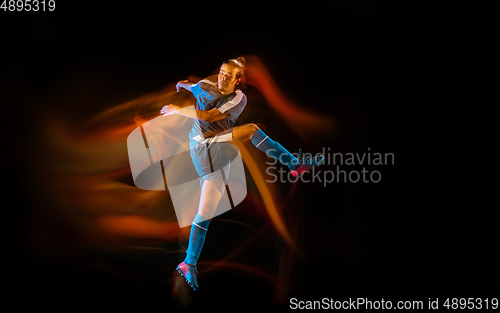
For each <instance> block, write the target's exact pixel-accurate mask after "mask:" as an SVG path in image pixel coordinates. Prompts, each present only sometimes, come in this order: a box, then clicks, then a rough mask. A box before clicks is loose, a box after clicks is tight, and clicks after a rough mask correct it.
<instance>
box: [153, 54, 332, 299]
mask: <svg viewBox="0 0 500 313" xmlns="http://www.w3.org/2000/svg"><path fill="white" fill-rule="evenodd" d="M176 88H177V92H178V91H179V90H180V89H181V88H184V89H187V90H189V91H190V92H191V93H192V94H193V95H194V97H195V98H196V105H195V107H194V109H193V108H192V107H188V108H180V107H178V106H175V105H172V104H170V105H166V106H164V107H163V108H162V109H161V111H160V112H161V114H163V115H164V116H166V115H172V114H181V115H184V116H187V117H190V118H192V119H194V123H193V127H192V129H191V131H190V133H189V139H190V149H191V150H190V154H191V159H192V161H193V164H194V166H195V168H196V171H197V172H198V175H199V176H200V179H201V181H202V185H201V196H200V204H199V207H198V214H197V215H196V216H195V218H194V220H193V224H192V226H191V233H190V237H189V244H188V248H187V251H186V258H185V259H184V261H183V262H181V263H180V264H179V265H178V266H177V271H178V272H179V273H180V274H181V275H182V276H183V277H184V278H185V279H186V281H187V282H188V284H189V286H191V288H193V289H194V290H197V289H198V282H197V268H196V262H197V261H198V258H199V256H200V253H201V250H202V247H203V244H204V242H205V236H206V234H207V231H208V225H209V224H210V220H211V218H212V217H213V215H214V213H215V210H216V208H217V205H218V204H219V201H220V200H221V198H222V195H223V193H224V187H225V186H224V180H225V178H224V177H223V176H224V175H225V176H226V177H227V176H228V172H227V171H228V170H229V169H230V166H225V165H229V163H230V160H229V159H228V158H227V155H228V154H227V153H225V148H226V147H229V146H230V145H229V144H228V142H230V141H233V140H237V141H241V142H244V141H247V140H250V141H251V143H252V144H253V145H255V146H256V147H257V148H258V149H260V150H261V151H263V152H266V153H267V154H268V155H270V156H271V157H274V158H276V159H278V160H279V161H280V162H281V163H282V164H284V165H286V166H288V167H289V168H290V170H291V171H292V175H294V176H297V175H300V174H302V173H303V172H306V171H308V170H310V169H311V168H313V167H314V166H318V165H319V164H320V163H321V162H322V161H323V157H322V156H317V157H315V158H307V159H305V158H304V159H302V158H296V157H295V156H293V155H292V154H291V153H290V152H288V151H287V150H286V149H285V148H284V147H283V146H282V145H280V144H279V143H278V142H276V141H274V140H272V139H271V138H269V136H267V135H266V134H265V133H264V132H263V131H262V130H261V129H259V127H258V126H257V125H255V124H251V123H250V124H245V125H242V126H238V127H234V125H235V123H236V120H237V119H238V116H239V115H240V114H241V113H242V112H243V110H244V108H245V106H246V104H247V98H246V96H245V94H244V93H243V91H242V89H244V88H245V59H244V58H243V57H239V58H237V59H230V60H228V61H226V62H224V63H223V64H222V66H221V67H220V71H219V74H218V77H217V81H211V80H209V79H203V80H201V81H199V82H198V83H196V84H193V83H191V82H189V81H187V80H183V81H180V82H178V83H177V85H176ZM214 166H215V167H216V168H217V169H222V168H224V171H218V170H215V171H214Z"/></svg>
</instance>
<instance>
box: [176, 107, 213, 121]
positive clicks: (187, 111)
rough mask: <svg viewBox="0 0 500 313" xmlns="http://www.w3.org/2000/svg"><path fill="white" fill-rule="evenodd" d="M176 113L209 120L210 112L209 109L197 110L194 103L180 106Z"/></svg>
mask: <svg viewBox="0 0 500 313" xmlns="http://www.w3.org/2000/svg"><path fill="white" fill-rule="evenodd" d="M176 114H179V115H183V116H186V117H189V118H192V119H198V120H203V121H206V122H208V120H209V114H208V112H207V111H200V110H195V108H194V105H191V106H188V107H184V108H179V109H177V110H176Z"/></svg>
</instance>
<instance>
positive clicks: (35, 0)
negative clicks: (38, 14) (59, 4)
mask: <svg viewBox="0 0 500 313" xmlns="http://www.w3.org/2000/svg"><path fill="white" fill-rule="evenodd" d="M0 9H2V10H4V11H11V12H13V11H26V12H28V11H54V10H55V9H56V1H55V0H48V1H46V0H4V1H3V2H2V5H0Z"/></svg>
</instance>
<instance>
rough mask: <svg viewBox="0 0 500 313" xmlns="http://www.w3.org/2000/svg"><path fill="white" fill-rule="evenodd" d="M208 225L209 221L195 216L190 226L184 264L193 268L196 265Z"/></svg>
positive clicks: (197, 215)
mask: <svg viewBox="0 0 500 313" xmlns="http://www.w3.org/2000/svg"><path fill="white" fill-rule="evenodd" d="M209 224H210V220H207V219H206V218H204V217H203V216H201V215H199V214H196V216H195V218H194V220H193V224H192V225H191V234H190V235H189V243H188V248H187V250H186V258H185V259H184V263H186V264H190V265H193V266H194V265H196V262H197V261H198V258H199V257H200V253H201V249H202V248H203V244H204V243H205V236H206V235H207V231H208V225H209Z"/></svg>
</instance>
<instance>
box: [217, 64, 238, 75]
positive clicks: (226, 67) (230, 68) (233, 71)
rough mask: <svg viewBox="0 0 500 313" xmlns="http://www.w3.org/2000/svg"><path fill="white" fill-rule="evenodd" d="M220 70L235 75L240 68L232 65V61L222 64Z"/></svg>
mask: <svg viewBox="0 0 500 313" xmlns="http://www.w3.org/2000/svg"><path fill="white" fill-rule="evenodd" d="M220 70H221V71H223V72H224V73H226V74H230V73H231V74H233V75H236V74H237V73H238V70H239V69H238V67H236V66H234V65H231V63H226V64H222V66H221V67H220Z"/></svg>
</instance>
